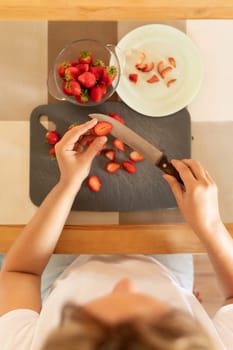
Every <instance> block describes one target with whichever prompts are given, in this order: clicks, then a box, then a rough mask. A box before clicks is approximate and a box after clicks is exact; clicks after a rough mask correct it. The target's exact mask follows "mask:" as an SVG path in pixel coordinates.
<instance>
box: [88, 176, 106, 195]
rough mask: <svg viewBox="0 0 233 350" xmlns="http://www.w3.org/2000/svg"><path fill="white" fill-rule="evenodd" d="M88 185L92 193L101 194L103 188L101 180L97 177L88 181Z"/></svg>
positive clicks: (92, 177)
mask: <svg viewBox="0 0 233 350" xmlns="http://www.w3.org/2000/svg"><path fill="white" fill-rule="evenodd" d="M87 185H88V187H89V188H90V190H91V191H92V192H99V191H100V189H101V186H102V183H101V181H100V178H99V177H98V176H96V175H92V176H90V177H89V178H88V180H87Z"/></svg>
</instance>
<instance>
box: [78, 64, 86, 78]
mask: <svg viewBox="0 0 233 350" xmlns="http://www.w3.org/2000/svg"><path fill="white" fill-rule="evenodd" d="M76 68H77V70H78V76H79V75H80V74H82V73H84V72H88V71H89V64H87V63H79V64H77V65H76Z"/></svg>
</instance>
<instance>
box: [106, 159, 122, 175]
mask: <svg viewBox="0 0 233 350" xmlns="http://www.w3.org/2000/svg"><path fill="white" fill-rule="evenodd" d="M120 167H121V165H120V163H117V162H109V163H107V164H106V167H105V169H106V171H107V172H108V173H110V174H114V173H115V172H116V171H117V170H118V169H119V168H120Z"/></svg>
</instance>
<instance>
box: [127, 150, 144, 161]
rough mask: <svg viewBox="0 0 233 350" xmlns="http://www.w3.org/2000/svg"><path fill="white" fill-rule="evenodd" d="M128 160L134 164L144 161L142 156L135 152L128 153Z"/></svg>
mask: <svg viewBox="0 0 233 350" xmlns="http://www.w3.org/2000/svg"><path fill="white" fill-rule="evenodd" d="M129 158H130V159H131V160H133V161H134V162H141V161H142V160H143V159H144V157H143V155H142V154H140V153H139V152H137V151H132V152H130V154H129Z"/></svg>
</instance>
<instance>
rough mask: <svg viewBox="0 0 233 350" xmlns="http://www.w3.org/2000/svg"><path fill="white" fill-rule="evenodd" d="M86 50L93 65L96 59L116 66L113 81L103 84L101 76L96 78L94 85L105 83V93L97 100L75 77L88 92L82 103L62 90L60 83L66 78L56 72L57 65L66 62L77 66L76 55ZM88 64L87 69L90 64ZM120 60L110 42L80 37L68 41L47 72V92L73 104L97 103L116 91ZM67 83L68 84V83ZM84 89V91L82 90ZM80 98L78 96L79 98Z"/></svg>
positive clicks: (107, 64) (87, 104)
mask: <svg viewBox="0 0 233 350" xmlns="http://www.w3.org/2000/svg"><path fill="white" fill-rule="evenodd" d="M83 51H88V52H89V53H91V55H92V56H93V63H92V64H91V65H94V64H95V62H96V61H97V60H101V61H102V62H103V63H104V66H105V67H107V66H109V67H112V66H114V67H115V68H116V76H115V78H114V80H113V82H112V83H111V84H109V85H105V84H103V82H101V78H99V80H98V79H97V81H96V84H95V85H99V84H102V85H105V94H104V95H103V96H102V98H101V100H100V101H98V102H95V101H93V100H92V99H91V96H90V95H91V94H90V90H91V89H87V88H86V87H84V86H82V85H81V83H80V82H79V81H78V77H76V78H75V80H76V81H78V82H79V84H80V86H81V88H82V92H83V93H85V94H88V101H87V102H85V103H83V102H81V103H80V101H78V100H77V98H76V97H75V96H73V95H71V96H70V95H68V94H67V93H65V92H64V90H63V88H62V85H63V84H65V83H64V81H66V79H67V78H65V77H63V78H62V77H61V76H60V74H59V73H58V66H59V65H61V64H63V63H64V62H66V64H67V65H68V66H69V65H70V66H74V67H75V66H77V64H78V63H79V62H78V57H79V55H80V53H81V52H83ZM91 65H89V70H90V66H91ZM120 71H121V68H120V62H119V58H118V55H117V53H116V47H115V46H114V45H111V44H106V45H104V44H103V43H101V42H100V41H97V40H92V39H82V40H76V41H72V42H70V43H68V44H67V45H66V46H65V47H64V48H63V49H62V50H61V51H60V52H59V53H58V55H57V57H56V59H55V61H54V64H53V67H52V69H51V70H50V72H49V76H48V91H49V93H50V94H51V95H52V96H53V97H54V98H55V99H57V100H60V101H69V102H71V103H73V104H76V105H80V106H84V107H85V106H88V107H90V106H96V105H99V104H101V103H103V102H105V101H106V100H108V99H109V98H110V96H112V94H113V93H114V92H115V91H116V88H117V86H118V83H119V79H120ZM68 85H69V84H68ZM84 90H85V91H84ZM79 100H80V98H79Z"/></svg>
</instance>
